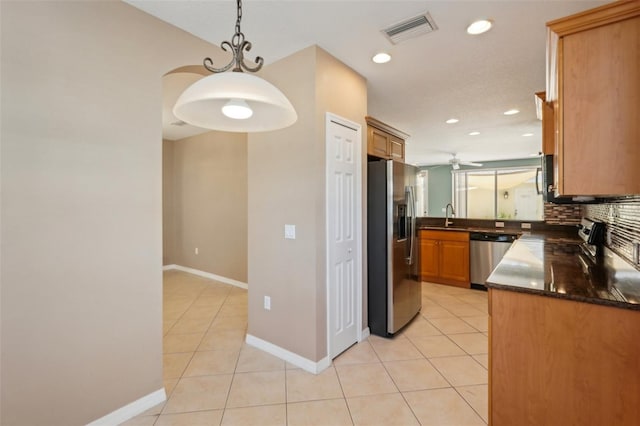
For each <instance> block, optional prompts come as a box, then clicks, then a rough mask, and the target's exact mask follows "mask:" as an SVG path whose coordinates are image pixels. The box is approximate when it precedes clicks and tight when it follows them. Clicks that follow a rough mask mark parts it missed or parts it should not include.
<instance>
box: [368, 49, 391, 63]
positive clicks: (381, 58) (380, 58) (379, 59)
mask: <svg viewBox="0 0 640 426" xmlns="http://www.w3.org/2000/svg"><path fill="white" fill-rule="evenodd" d="M371 60H372V61H373V62H375V63H376V64H386V63H387V62H389V61H390V60H391V55H389V54H388V53H384V52H380V53H376V54H375V55H374V56H373V58H371Z"/></svg>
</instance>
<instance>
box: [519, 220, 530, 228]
mask: <svg viewBox="0 0 640 426" xmlns="http://www.w3.org/2000/svg"><path fill="white" fill-rule="evenodd" d="M520 227H521V228H522V229H531V224H530V223H525V222H523V223H521V224H520Z"/></svg>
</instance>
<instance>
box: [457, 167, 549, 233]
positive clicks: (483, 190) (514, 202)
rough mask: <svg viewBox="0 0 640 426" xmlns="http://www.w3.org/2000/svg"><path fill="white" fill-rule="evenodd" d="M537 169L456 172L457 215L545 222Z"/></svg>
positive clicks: (518, 168)
mask: <svg viewBox="0 0 640 426" xmlns="http://www.w3.org/2000/svg"><path fill="white" fill-rule="evenodd" d="M538 178H539V170H538V168H537V167H517V168H500V169H482V170H457V171H454V172H453V200H454V205H455V209H456V213H457V214H456V216H457V217H461V218H473V219H503V220H543V219H544V211H543V202H542V194H541V193H539V192H538V187H539V185H536V179H538Z"/></svg>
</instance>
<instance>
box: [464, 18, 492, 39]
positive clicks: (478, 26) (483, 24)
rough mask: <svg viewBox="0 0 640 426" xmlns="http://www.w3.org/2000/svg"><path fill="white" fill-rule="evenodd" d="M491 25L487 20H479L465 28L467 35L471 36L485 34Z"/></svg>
mask: <svg viewBox="0 0 640 426" xmlns="http://www.w3.org/2000/svg"><path fill="white" fill-rule="evenodd" d="M491 25H493V24H492V23H491V21H489V20H488V19H480V20H479V21H475V22H474V23H472V24H471V25H469V26H468V27H467V33H469V34H471V35H478V34H482V33H486V32H487V31H489V30H490V29H491Z"/></svg>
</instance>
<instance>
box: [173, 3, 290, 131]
mask: <svg viewBox="0 0 640 426" xmlns="http://www.w3.org/2000/svg"><path fill="white" fill-rule="evenodd" d="M237 10H238V14H237V19H236V28H235V29H236V32H235V34H234V35H233V37H232V38H231V42H229V41H223V42H222V44H221V45H220V47H221V48H222V50H224V51H225V52H226V51H227V49H230V50H231V52H232V53H233V58H232V59H231V62H229V63H228V64H227V65H226V66H224V67H222V68H215V67H213V61H212V60H211V58H205V59H204V62H203V65H204V67H205V68H206V69H207V70H209V71H211V72H212V74H211V75H209V76H206V77H204V78H202V79H200V80H198V81H196V82H195V83H193V84H192V85H191V86H189V87H188V88H187V89H186V90H185V91H184V92H183V93H182V95H180V97H178V100H177V101H176V104H175V106H174V107H173V114H174V115H175V116H176V117H177V118H179V119H180V120H182V121H184V122H186V123H188V124H191V125H194V126H197V127H202V128H205V129H212V130H221V131H227V132H264V131H269V130H276V129H282V128H284V127H288V126H290V125H292V124H293V123H295V122H296V120H297V119H298V114H296V111H295V109H293V105H291V102H289V100H288V99H287V97H286V96H285V95H284V94H283V93H282V92H281V91H280V90H278V88H277V87H275V86H274V85H273V84H271V83H269V82H268V81H265V80H263V79H261V78H260V77H258V76H256V75H253V74H249V73H254V72H257V71H259V70H260V68H262V64H263V62H264V59H262V58H261V57H260V56H258V57H256V60H255V64H256V65H255V66H253V67H251V66H248V65H247V64H246V63H245V62H244V52H245V51H247V52H248V51H250V50H251V43H250V42H248V41H247V40H245V38H244V34H243V33H242V31H240V21H241V20H242V0H237ZM232 67H233V69H232ZM230 69H231V71H232V72H225V71H228V70H230ZM244 71H247V73H245V72H244Z"/></svg>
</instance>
